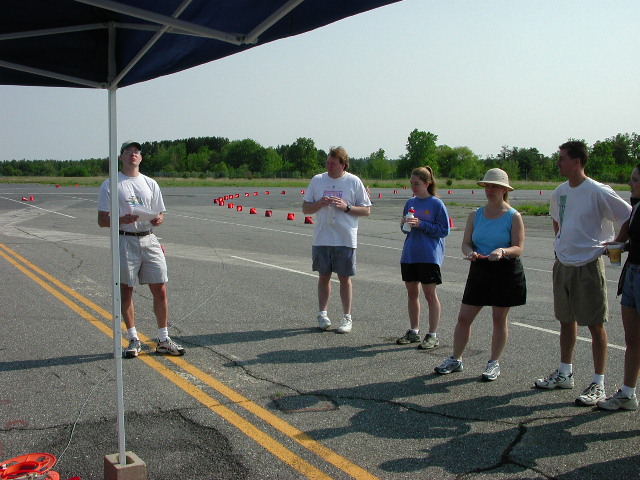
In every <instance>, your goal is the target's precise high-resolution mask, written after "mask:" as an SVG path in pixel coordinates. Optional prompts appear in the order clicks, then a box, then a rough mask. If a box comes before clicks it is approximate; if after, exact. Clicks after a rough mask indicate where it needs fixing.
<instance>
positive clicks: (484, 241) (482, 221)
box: [471, 207, 516, 255]
mask: <svg viewBox="0 0 640 480" xmlns="http://www.w3.org/2000/svg"><path fill="white" fill-rule="evenodd" d="M515 213H516V209H515V208H513V207H511V208H509V210H507V211H506V212H505V213H504V214H503V215H501V216H500V217H498V218H496V219H493V220H491V219H488V218H487V217H485V216H484V207H480V208H479V209H478V210H476V216H475V218H474V220H473V235H472V236H471V240H472V241H473V245H474V246H475V250H476V252H478V253H479V254H480V255H489V254H490V253H491V252H493V251H494V250H495V249H496V248H508V247H510V246H511V225H512V221H513V215H514V214H515Z"/></svg>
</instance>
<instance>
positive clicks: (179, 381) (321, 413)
mask: <svg viewBox="0 0 640 480" xmlns="http://www.w3.org/2000/svg"><path fill="white" fill-rule="evenodd" d="M267 191H268V190H267V189H265V188H253V189H243V188H236V187H229V188H192V189H184V188H165V189H163V194H164V199H165V204H166V206H167V209H168V212H167V214H166V221H165V224H164V225H163V226H161V227H160V228H158V229H156V234H157V235H158V237H159V238H160V239H161V243H162V244H163V245H164V246H165V249H166V255H167V262H168V267H169V278H170V280H169V284H168V292H169V306H170V335H171V337H172V338H174V339H175V340H176V341H178V342H179V343H181V344H182V345H183V346H184V347H185V348H186V349H187V354H186V355H185V356H184V357H170V358H167V357H164V356H160V355H156V354H155V353H154V345H155V344H154V342H153V337H154V336H155V334H156V328H155V320H154V317H153V312H152V308H151V295H150V293H149V291H148V289H147V288H146V287H144V286H143V287H139V288H138V289H137V290H136V294H135V304H136V315H137V326H138V329H139V331H140V332H141V334H142V335H143V341H145V349H144V351H143V353H142V354H141V356H140V357H139V358H136V359H132V360H125V361H123V372H124V405H125V411H126V413H125V434H126V435H125V438H126V449H127V450H130V451H133V452H135V454H136V455H137V456H138V457H140V458H141V459H142V460H143V461H144V462H145V463H146V464H147V471H148V476H149V478H150V479H152V480H167V479H173V478H176V479H178V478H180V479H188V480H196V479H198V480H201V479H298V478H335V479H347V478H357V479H364V478H380V479H409V478H412V479H413V478H424V479H459V478H474V479H562V480H569V479H602V478H613V477H615V478H640V454H639V453H638V451H640V448H639V447H640V439H639V437H638V433H639V431H638V427H639V420H638V419H639V417H638V413H637V412H602V411H598V410H597V409H594V408H590V407H579V406H577V405H576V404H575V403H574V400H575V398H576V397H577V396H578V394H579V393H580V391H581V390H582V389H583V388H584V387H586V386H587V385H588V384H589V383H590V382H591V380H592V375H593V364H592V360H591V346H590V339H589V333H588V330H586V329H581V330H580V332H579V335H580V339H579V341H578V344H577V346H576V353H575V359H574V371H575V378H576V387H575V388H574V389H572V390H558V391H541V390H538V389H535V388H534V387H533V382H534V380H535V379H536V378H539V377H542V376H546V375H548V374H549V373H551V372H552V371H553V370H555V369H556V368H557V366H558V362H559V347H558V324H557V321H556V320H555V318H554V317H553V305H552V294H551V267H552V264H553V232H552V229H551V220H550V219H549V218H548V217H525V226H526V231H527V238H526V245H525V254H524V256H523V263H524V265H525V272H526V276H527V284H528V301H527V304H526V305H525V306H522V307H516V308H513V309H512V311H511V313H510V325H511V327H510V339H509V343H508V345H507V348H506V350H505V352H504V354H503V357H502V359H501V362H500V364H501V366H502V375H501V376H500V378H499V379H498V380H497V381H495V382H482V381H481V379H480V374H481V372H482V370H483V369H484V366H485V364H486V362H487V360H488V359H489V358H488V355H489V351H490V342H491V315H490V310H488V309H484V310H483V311H482V312H481V314H480V315H479V316H478V318H477V320H476V322H475V324H474V329H473V334H472V339H471V341H470V343H469V346H468V349H467V351H466V352H465V356H464V366H465V368H464V370H463V371H462V372H458V373H453V374H451V375H446V376H437V375H435V374H434V372H433V368H434V366H436V365H438V364H439V363H441V362H442V361H443V359H444V358H445V357H447V356H449V355H450V354H451V350H452V336H453V329H454V326H455V321H456V317H457V313H458V309H459V305H460V299H461V297H462V291H463V288H464V283H465V279H466V274H467V269H468V263H467V262H466V261H465V260H464V259H463V258H462V254H461V252H460V244H461V240H462V231H463V228H464V224H465V221H466V217H467V215H468V214H469V212H471V211H473V209H474V208H476V206H478V205H481V204H482V203H483V202H484V193H483V190H482V189H480V188H479V189H478V190H456V189H452V190H451V193H449V189H448V188H446V187H445V188H441V189H440V194H441V197H442V199H443V201H444V202H445V204H446V205H448V208H449V213H450V216H451V219H452V223H453V225H454V228H453V229H452V232H451V234H450V236H449V237H448V239H447V251H446V258H445V262H444V264H443V267H442V273H443V280H444V281H443V284H442V285H440V286H439V287H438V292H439V296H440V300H441V303H442V307H443V308H442V319H441V324H440V328H439V333H438V336H439V338H440V346H439V347H438V348H436V349H434V350H431V351H420V350H417V349H416V348H415V345H409V346H399V345H396V344H395V339H396V338H397V337H399V336H401V335H402V334H403V333H404V332H405V331H406V329H407V328H408V323H409V322H408V317H407V311H406V308H407V307H406V290H405V287H404V285H403V283H402V281H401V279H400V268H399V258H400V253H401V250H402V242H403V238H404V236H403V234H402V233H401V232H400V227H399V221H400V215H401V212H402V207H403V205H404V202H405V201H406V200H407V199H408V198H409V195H410V190H405V189H398V190H395V191H394V190H393V189H376V188H374V189H372V200H373V202H374V205H373V207H372V215H371V217H368V218H363V219H361V220H360V234H359V247H358V253H357V255H358V257H357V259H358V260H357V261H358V264H357V275H356V277H355V279H354V305H353V319H354V327H353V332H352V333H350V334H347V335H340V334H336V333H335V330H333V329H332V330H329V331H328V332H321V331H320V330H318V329H317V327H316V318H315V317H316V314H317V296H316V282H317V280H316V276H315V274H314V272H312V271H311V261H310V253H311V239H312V234H313V228H314V225H313V224H310V223H305V215H304V214H303V213H302V211H301V205H302V192H301V189H289V188H286V189H284V190H283V189H280V188H279V189H271V191H268V193H267ZM550 193H551V192H548V191H543V192H539V191H515V192H513V193H512V194H511V198H512V201H513V204H514V205H515V206H517V205H518V204H520V203H535V202H543V203H544V202H548V200H549V197H550ZM231 195H232V196H233V198H229V196H231ZM621 195H623V196H628V192H627V193H621ZM31 196H33V201H30V200H29V198H30V197H31ZM97 196H98V189H97V188H83V187H61V188H56V187H55V186H44V185H10V184H0V272H1V274H0V287H1V289H2V295H0V311H2V318H3V321H2V332H3V335H2V337H1V339H0V350H1V352H2V361H1V362H0V371H1V372H2V377H1V378H2V380H3V381H2V385H3V386H4V388H3V391H2V392H1V393H0V461H7V460H9V459H11V458H14V457H18V456H21V455H25V454H28V453H32V452H47V453H50V454H52V455H54V456H56V457H57V459H58V460H57V464H56V465H55V467H54V470H55V471H57V472H59V473H60V474H61V478H62V479H68V478H70V477H72V476H74V475H77V476H80V478H81V479H82V480H88V479H101V478H103V457H104V456H105V455H108V454H114V453H117V452H118V443H117V439H118V437H117V429H116V426H117V415H116V387H115V362H114V359H113V350H114V341H113V339H112V338H111V336H110V332H111V331H112V330H111V328H112V327H111V322H110V318H109V317H110V312H111V309H112V307H111V305H112V298H111V297H112V295H111V269H110V242H109V232H108V230H106V229H100V228H99V227H98V225H97V211H96V207H97ZM225 196H227V199H226V200H225V205H224V206H221V205H219V203H215V202H214V200H216V199H218V198H220V197H222V198H224V197H225ZM22 198H25V199H26V200H24V201H23V200H22ZM230 203H233V204H234V206H233V208H229V204H230ZM238 206H241V207H242V209H241V210H240V209H238ZM252 209H255V210H254V211H255V213H251V212H252ZM267 211H270V212H271V215H270V216H267V215H266V212H267ZM290 214H293V215H294V216H295V218H293V219H288V218H291V217H292V215H290ZM311 220H312V221H313V220H314V218H313V216H312V219H311ZM619 272H620V269H619V268H616V267H611V266H607V286H608V291H609V304H610V312H611V319H610V322H609V323H608V332H609V342H610V349H609V363H608V367H607V376H606V388H607V393H609V394H613V393H614V392H615V390H616V389H617V388H620V386H621V380H622V366H623V359H624V332H623V330H622V325H621V320H620V307H619V302H618V299H617V298H616V297H615V288H616V283H617V280H618V275H619ZM333 285H334V287H335V288H334V291H333V293H332V297H331V302H330V308H329V316H330V318H332V320H334V322H335V323H337V321H339V316H340V302H339V296H338V284H337V283H334V284H333ZM426 315H427V305H426V302H425V301H424V300H423V315H422V317H423V318H422V324H423V326H424V328H426V325H427V318H426Z"/></svg>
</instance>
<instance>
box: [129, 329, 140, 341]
mask: <svg viewBox="0 0 640 480" xmlns="http://www.w3.org/2000/svg"><path fill="white" fill-rule="evenodd" d="M127 334H128V335H129V340H135V339H137V338H138V331H137V330H136V327H131V328H129V329H127Z"/></svg>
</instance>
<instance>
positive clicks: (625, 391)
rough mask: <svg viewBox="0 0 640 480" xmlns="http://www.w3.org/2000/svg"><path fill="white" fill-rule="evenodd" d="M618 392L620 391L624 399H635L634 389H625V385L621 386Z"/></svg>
mask: <svg viewBox="0 0 640 480" xmlns="http://www.w3.org/2000/svg"><path fill="white" fill-rule="evenodd" d="M620 390H622V394H623V395H624V396H625V397H629V398H632V397H635V395H636V389H635V388H632V387H627V386H626V385H623V386H622V388H621V389H620Z"/></svg>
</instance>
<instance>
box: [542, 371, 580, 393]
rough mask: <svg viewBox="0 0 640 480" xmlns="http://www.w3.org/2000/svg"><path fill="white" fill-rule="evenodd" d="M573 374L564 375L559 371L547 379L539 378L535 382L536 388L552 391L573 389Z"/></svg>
mask: <svg viewBox="0 0 640 480" xmlns="http://www.w3.org/2000/svg"><path fill="white" fill-rule="evenodd" d="M573 384H574V382H573V373H570V374H568V375H564V374H562V373H560V372H559V371H558V370H556V371H555V372H553V373H552V374H551V375H549V376H548V377H547V378H539V379H537V380H536V381H535V386H536V387H538V388H548V389H550V390H552V389H554V388H573Z"/></svg>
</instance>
